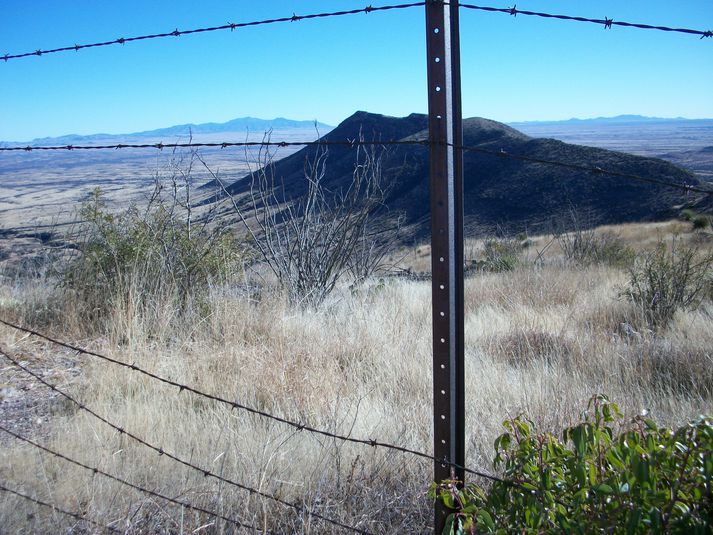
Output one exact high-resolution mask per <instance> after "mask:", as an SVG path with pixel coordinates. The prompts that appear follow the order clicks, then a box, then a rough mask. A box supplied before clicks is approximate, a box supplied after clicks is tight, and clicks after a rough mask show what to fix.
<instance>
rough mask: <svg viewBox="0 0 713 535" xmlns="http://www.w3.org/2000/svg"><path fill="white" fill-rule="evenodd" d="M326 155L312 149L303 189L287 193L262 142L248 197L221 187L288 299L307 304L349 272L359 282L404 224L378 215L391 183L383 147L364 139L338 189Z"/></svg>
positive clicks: (313, 303)
mask: <svg viewBox="0 0 713 535" xmlns="http://www.w3.org/2000/svg"><path fill="white" fill-rule="evenodd" d="M328 157H329V151H328V150H326V149H324V148H319V149H317V150H316V151H315V152H314V154H312V155H311V156H308V159H307V160H306V161H305V163H304V177H303V179H302V181H300V184H301V185H303V189H304V192H303V193H304V194H303V195H302V196H296V197H293V196H291V195H290V194H287V193H286V190H287V185H286V184H285V183H284V181H283V180H284V179H283V178H281V177H276V176H275V171H274V165H273V159H272V158H273V154H272V153H271V152H270V151H269V150H261V152H260V155H259V158H258V168H257V169H255V170H254V171H253V172H251V174H250V180H251V186H250V191H249V194H248V195H247V201H246V202H245V205H243V206H241V205H239V203H238V202H237V200H236V199H235V198H234V197H233V196H232V194H230V193H229V192H228V190H227V189H225V188H224V189H223V194H224V195H225V196H226V197H228V198H229V200H230V201H231V203H232V207H233V209H234V211H235V213H236V214H237V215H238V217H239V219H240V221H242V222H243V224H244V227H245V229H246V231H247V232H248V234H249V235H250V238H251V242H252V244H253V245H254V247H255V249H256V251H257V254H258V255H259V256H260V259H261V260H262V261H263V262H264V264H265V265H266V266H267V267H268V268H269V269H270V271H271V272H272V274H273V275H274V276H275V278H276V279H277V281H278V282H279V284H280V286H281V288H282V289H283V290H285V292H286V294H287V298H288V300H289V302H290V304H292V305H296V306H300V307H302V308H317V307H318V306H319V305H321V304H322V302H323V301H324V300H325V299H326V298H327V296H328V295H329V294H330V293H332V291H333V290H334V288H335V287H336V286H337V284H338V283H339V282H340V281H343V280H344V279H345V278H346V277H351V280H352V283H353V284H360V283H361V282H363V281H364V280H365V279H366V278H368V277H370V276H371V275H373V274H375V273H376V272H378V271H379V270H380V269H381V268H382V267H383V265H384V259H385V257H386V254H387V253H388V252H389V250H390V249H391V247H392V246H393V244H394V240H395V238H396V236H397V234H398V230H399V228H398V222H393V221H392V222H390V223H389V224H388V226H387V227H386V228H379V227H378V226H377V225H376V223H375V219H376V217H377V215H379V214H380V212H383V211H384V208H385V205H384V200H385V199H386V195H387V194H388V191H389V189H390V187H391V186H389V185H388V184H386V183H385V182H384V180H383V178H382V167H381V161H382V154H380V153H379V152H378V151H377V149H376V148H372V149H370V150H365V149H363V148H362V147H359V148H358V149H357V151H356V156H355V162H354V169H353V173H352V179H351V182H350V183H348V184H346V186H345V187H344V189H342V188H337V189H334V190H332V189H330V188H329V187H328V185H327V184H325V180H326V179H325V175H326V168H327V165H328ZM215 178H216V179H217V177H215ZM290 187H291V188H295V187H296V186H295V184H291V185H290ZM297 187H298V188H299V186H297ZM293 195H294V194H293ZM382 223H383V221H382Z"/></svg>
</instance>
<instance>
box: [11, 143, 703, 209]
mask: <svg viewBox="0 0 713 535" xmlns="http://www.w3.org/2000/svg"><path fill="white" fill-rule="evenodd" d="M432 144H433V142H432V141H430V140H427V139H423V140H383V141H381V140H375V141H363V140H356V139H354V140H349V139H348V140H344V141H340V140H316V141H223V142H210V143H196V142H185V143H117V144H113V145H46V146H43V145H24V146H16V147H0V152H33V151H74V150H79V151H83V150H120V149H157V150H163V149H178V148H185V149H200V148H219V149H227V148H231V147H232V148H234V147H248V148H249V147H278V148H279V147H321V146H326V147H329V146H338V147H359V146H384V147H398V146H420V147H429V146H431V145H432ZM450 146H451V147H455V148H456V149H459V150H463V151H466V152H475V153H480V154H487V155H490V156H498V157H500V158H508V159H512V160H519V161H523V162H529V163H539V164H544V165H551V166H556V167H562V168H567V169H571V170H573V171H583V172H587V173H592V174H595V175H609V176H613V177H618V178H625V179H629V180H634V181H637V182H647V183H649V184H657V185H659V186H666V187H670V188H675V189H679V190H682V191H685V192H692V193H703V194H706V195H713V189H711V188H701V187H698V186H694V185H692V184H679V183H677V182H672V181H670V180H665V179H662V178H657V177H645V176H641V175H635V174H631V173H622V172H620V171H616V170H613V169H607V168H604V167H601V166H586V165H579V164H573V163H568V162H563V161H560V160H549V159H544V158H536V157H533V156H528V155H526V154H517V153H513V152H509V151H506V150H504V149H500V150H493V149H485V148H482V147H475V146H467V145H455V144H450Z"/></svg>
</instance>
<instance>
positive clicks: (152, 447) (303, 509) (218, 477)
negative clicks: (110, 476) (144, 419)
mask: <svg viewBox="0 0 713 535" xmlns="http://www.w3.org/2000/svg"><path fill="white" fill-rule="evenodd" d="M0 354H1V355H2V356H4V357H5V358H6V359H7V360H8V361H10V362H11V363H12V364H13V365H14V366H15V367H17V368H20V369H21V370H22V371H24V372H25V373H26V374H28V375H30V376H32V377H34V378H35V379H36V380H37V381H39V382H40V383H42V384H43V385H45V386H46V387H47V388H49V389H50V390H52V391H53V392H56V393H57V394H59V395H60V396H62V397H64V398H65V399H67V400H69V401H70V402H71V403H73V404H74V405H76V406H77V407H78V408H79V409H81V410H83V411H84V412H86V413H88V414H90V415H92V416H94V418H96V419H97V420H99V421H101V422H103V423H104V424H106V425H107V426H109V427H111V428H112V429H114V430H115V431H117V432H118V433H119V434H120V435H126V436H127V437H129V438H130V439H132V440H134V441H135V442H138V443H139V444H141V445H142V446H145V447H147V448H149V449H150V450H153V451H154V452H156V453H158V454H159V455H160V456H165V457H166V458H168V459H171V460H172V461H175V462H177V463H180V464H182V465H184V466H186V467H188V468H191V469H192V470H195V471H196V472H200V473H201V474H202V475H203V476H204V477H211V478H214V479H216V480H218V481H221V482H223V483H226V484H228V485H231V486H233V487H236V488H238V489H241V490H244V491H246V492H249V493H250V494H253V495H255V496H260V497H262V498H266V499H268V500H272V501H274V502H277V503H279V504H281V505H284V506H287V507H290V508H291V509H294V510H296V511H297V512H299V513H305V514H307V515H308V516H312V517H314V518H318V519H320V520H323V521H325V522H328V523H329V524H332V525H334V526H337V527H340V528H342V529H345V530H349V531H353V532H355V533H360V534H363V535H372V534H371V533H370V532H368V531H365V530H362V529H359V528H356V527H353V526H350V525H348V524H344V523H342V522H339V521H337V520H334V519H332V518H329V517H326V516H323V515H321V514H319V513H316V512H314V511H312V510H310V509H309V508H307V507H305V506H302V505H299V504H295V503H292V502H289V501H287V500H284V499H282V498H278V497H277V496H274V495H272V494H268V493H266V492H262V491H260V490H258V489H255V488H253V487H249V486H247V485H244V484H242V483H238V482H236V481H233V480H230V479H228V478H226V477H223V476H221V475H219V474H215V473H213V472H211V471H210V470H206V469H205V468H201V467H200V466H198V465H195V464H193V463H191V462H190V461H186V460H185V459H182V458H180V457H178V456H177V455H174V454H172V453H170V452H168V451H166V450H165V449H164V448H162V447H159V446H155V445H153V444H151V443H149V442H147V441H146V440H144V439H142V438H140V437H138V436H137V435H135V434H133V433H131V432H130V431H127V430H126V429H124V428H123V427H120V426H118V425H116V424H114V423H112V422H111V421H109V420H107V419H106V418H105V417H103V416H101V415H100V414H98V413H96V412H95V411H94V410H92V409H90V408H89V407H87V406H86V405H84V404H83V403H81V402H80V401H77V400H76V399H75V398H73V397H72V396H70V395H69V394H67V393H66V392H64V391H63V390H60V389H59V388H57V386H56V385H53V384H51V383H49V382H47V381H46V380H45V379H44V378H42V377H41V376H40V375H38V374H36V373H35V372H33V371H32V370H30V369H29V368H27V367H25V366H23V365H22V364H21V363H20V362H18V361H17V360H16V359H14V358H13V357H11V356H10V355H9V354H8V353H7V352H6V351H5V350H3V349H0Z"/></svg>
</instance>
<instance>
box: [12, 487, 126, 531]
mask: <svg viewBox="0 0 713 535" xmlns="http://www.w3.org/2000/svg"><path fill="white" fill-rule="evenodd" d="M0 490H2V491H4V492H7V493H8V494H13V495H15V496H18V497H19V498H22V499H24V500H26V501H28V502H32V503H34V504H35V505H41V506H42V507H46V508H48V509H52V510H53V511H56V512H58V513H62V514H63V515H65V516H69V517H72V518H74V519H75V520H79V521H80V522H86V523H87V524H91V525H92V526H95V527H97V528H101V529H105V530H107V531H111V532H112V533H124V532H123V530H120V529H117V528H115V527H114V526H110V525H108V524H101V523H99V522H97V521H95V520H92V519H91V518H87V516H86V515H84V514H82V513H77V512H75V511H67V510H66V509H62V508H61V507H59V506H58V505H55V504H53V503H47V502H45V501H42V500H39V499H37V498H33V497H32V496H30V495H29V494H24V493H22V492H20V491H19V490H14V489H11V488H9V487H6V486H5V485H4V484H3V483H0Z"/></svg>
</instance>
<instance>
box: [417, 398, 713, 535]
mask: <svg viewBox="0 0 713 535" xmlns="http://www.w3.org/2000/svg"><path fill="white" fill-rule="evenodd" d="M621 420H622V416H621V414H620V412H619V409H618V407H617V406H616V405H615V404H614V403H611V402H609V400H608V399H607V398H606V397H605V396H602V395H597V396H595V397H593V398H592V400H591V401H590V403H589V407H588V410H587V411H586V412H585V414H584V421H583V422H581V423H579V424H578V425H575V426H573V427H570V428H567V429H565V431H564V433H563V437H562V440H559V439H557V438H556V437H554V436H552V435H550V434H547V433H539V432H538V431H537V429H536V428H535V426H534V424H533V423H532V422H530V421H528V420H526V419H524V418H522V417H518V418H514V419H512V420H508V421H506V422H505V423H504V427H505V429H506V432H505V433H503V434H502V435H500V436H499V437H498V438H497V439H496V441H495V452H496V455H495V461H494V465H495V467H496V468H500V469H501V470H502V477H503V479H502V480H500V481H495V482H493V484H492V487H491V488H490V489H487V490H486V489H485V488H483V487H481V486H478V485H476V484H469V485H468V486H466V487H465V488H459V486H458V485H457V484H456V482H455V481H445V482H442V483H440V484H435V483H434V484H433V486H432V487H431V490H430V496H431V497H432V498H434V499H437V500H440V501H441V502H442V503H443V504H444V505H445V507H446V508H447V509H448V510H450V511H451V513H450V514H449V516H448V521H447V523H446V528H445V530H444V531H443V533H444V534H447V535H451V534H453V535H455V534H465V533H502V534H507V533H527V534H535V533H614V534H618V533H622V534H638V533H680V534H684V533H686V534H701V535H703V534H706V533H711V529H713V419H712V418H711V417H709V416H708V417H704V416H701V417H699V418H697V419H695V420H693V421H691V422H689V423H688V424H687V425H685V426H683V427H681V428H680V429H678V430H677V431H671V430H669V429H666V428H662V427H659V426H657V424H656V423H655V422H654V421H653V420H651V419H649V418H646V417H644V416H639V417H637V418H635V419H634V420H633V422H632V423H631V424H630V425H628V426H621V425H620V424H621Z"/></svg>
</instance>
